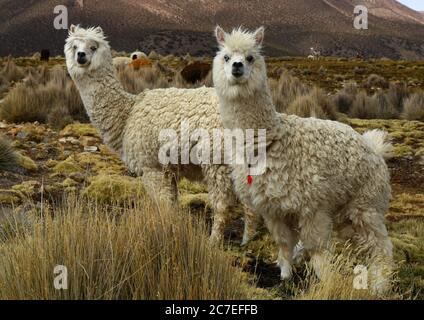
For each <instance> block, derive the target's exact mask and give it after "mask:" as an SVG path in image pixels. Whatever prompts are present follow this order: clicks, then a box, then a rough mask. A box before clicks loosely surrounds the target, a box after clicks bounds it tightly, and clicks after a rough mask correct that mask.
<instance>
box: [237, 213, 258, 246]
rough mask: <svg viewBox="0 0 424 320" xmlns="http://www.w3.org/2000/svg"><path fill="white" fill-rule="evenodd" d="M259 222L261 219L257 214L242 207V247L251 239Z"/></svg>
mask: <svg viewBox="0 0 424 320" xmlns="http://www.w3.org/2000/svg"><path fill="white" fill-rule="evenodd" d="M260 221H261V217H260V216H259V215H258V214H256V213H254V212H253V211H252V210H250V209H249V208H248V207H247V206H244V232H243V240H242V242H241V245H242V246H244V245H246V244H248V243H249V241H250V240H252V239H253V237H254V236H255V234H256V231H257V229H258V225H259V223H260Z"/></svg>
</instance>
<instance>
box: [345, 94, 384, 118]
mask: <svg viewBox="0 0 424 320" xmlns="http://www.w3.org/2000/svg"><path fill="white" fill-rule="evenodd" d="M378 114H379V105H378V101H377V99H375V97H369V96H368V95H367V93H366V92H360V93H359V94H358V95H357V96H356V97H355V100H354V101H353V104H352V108H351V110H349V116H350V117H352V118H359V119H375V118H377V116H378Z"/></svg>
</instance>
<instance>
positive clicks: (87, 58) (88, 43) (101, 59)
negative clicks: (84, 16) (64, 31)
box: [65, 26, 112, 76]
mask: <svg viewBox="0 0 424 320" xmlns="http://www.w3.org/2000/svg"><path fill="white" fill-rule="evenodd" d="M65 56H66V64H67V66H68V71H69V73H70V74H71V76H80V75H83V74H85V73H87V72H90V71H94V70H97V69H99V68H102V67H104V66H105V65H108V64H111V63H112V56H111V53H110V47H109V45H108V43H107V42H106V40H105V36H104V34H103V31H102V29H101V28H100V27H98V28H90V29H83V28H81V27H76V26H71V28H70V31H69V37H68V39H67V40H66V45H65Z"/></svg>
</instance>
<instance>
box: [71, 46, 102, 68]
mask: <svg viewBox="0 0 424 320" xmlns="http://www.w3.org/2000/svg"><path fill="white" fill-rule="evenodd" d="M98 48H99V44H98V43H97V42H96V41H94V40H91V39H75V40H74V41H73V42H72V51H73V52H72V54H73V57H72V59H74V61H75V62H76V64H77V65H78V66H79V67H81V68H87V67H88V66H90V64H91V61H92V59H93V56H94V55H95V53H96V51H97V49H98Z"/></svg>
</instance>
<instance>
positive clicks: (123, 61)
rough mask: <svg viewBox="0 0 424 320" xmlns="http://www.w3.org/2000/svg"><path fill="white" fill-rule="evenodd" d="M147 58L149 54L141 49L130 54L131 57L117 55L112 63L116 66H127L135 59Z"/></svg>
mask: <svg viewBox="0 0 424 320" xmlns="http://www.w3.org/2000/svg"><path fill="white" fill-rule="evenodd" d="M141 58H145V59H147V56H146V54H145V53H144V52H141V51H135V52H133V53H131V54H130V56H129V57H115V58H113V59H112V63H113V65H114V66H115V68H117V67H119V66H126V65H129V64H130V63H131V62H132V61H133V60H137V59H141Z"/></svg>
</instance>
